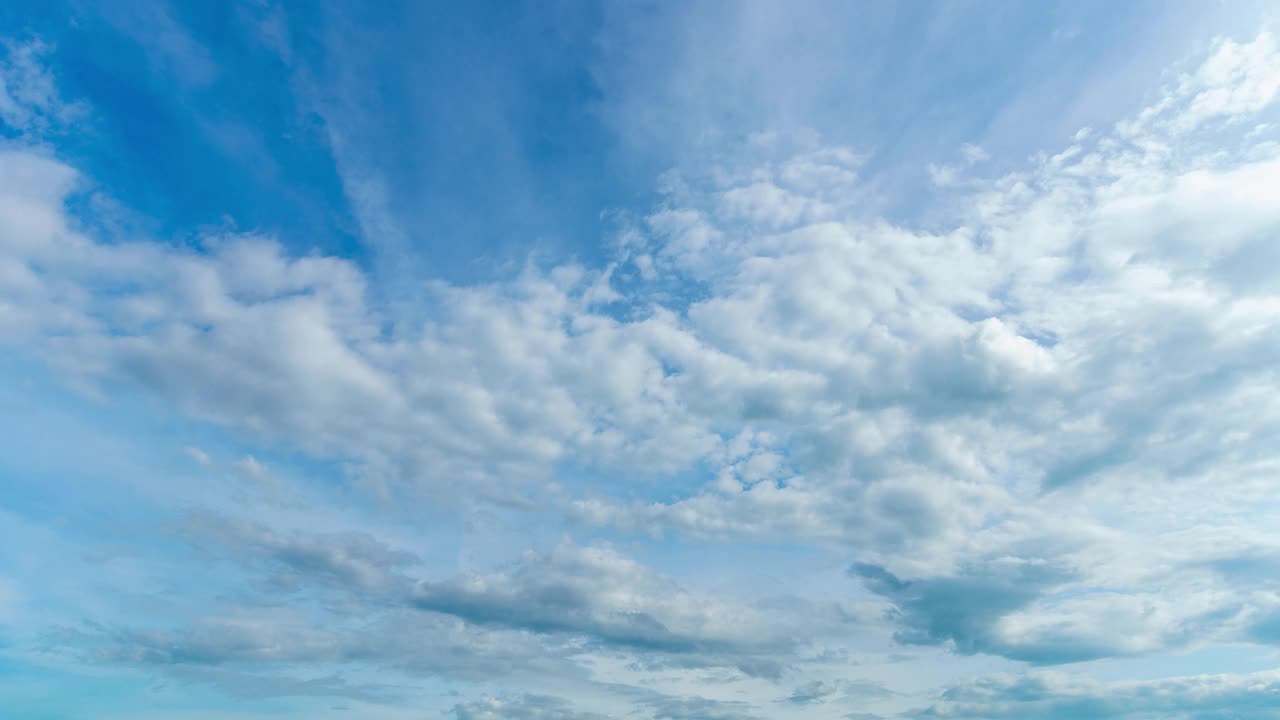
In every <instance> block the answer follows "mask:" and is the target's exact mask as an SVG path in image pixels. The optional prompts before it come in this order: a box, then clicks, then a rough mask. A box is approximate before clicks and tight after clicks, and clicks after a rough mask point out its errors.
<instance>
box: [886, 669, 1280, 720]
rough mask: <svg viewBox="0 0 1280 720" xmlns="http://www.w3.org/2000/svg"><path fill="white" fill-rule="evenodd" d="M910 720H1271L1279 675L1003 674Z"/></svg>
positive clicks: (1279, 712) (959, 689) (1278, 710)
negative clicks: (1117, 678)
mask: <svg viewBox="0 0 1280 720" xmlns="http://www.w3.org/2000/svg"><path fill="white" fill-rule="evenodd" d="M906 715H907V716H909V717H913V718H922V719H923V718H954V719H955V720H1006V719H1007V720H1021V718H1027V717H1036V718H1044V719H1045V720H1092V719H1094V718H1097V719H1098V720H1147V719H1149V718H1161V719H1166V718H1167V719H1168V720H1225V719H1226V718H1235V719H1238V720H1272V719H1273V718H1277V717H1280V678H1278V677H1277V675H1276V673H1274V672H1269V673H1258V674H1253V675H1202V676H1195V677H1181V678H1170V679H1164V680H1152V681H1144V682H1113V683H1103V682H1097V681H1088V680H1071V679H1068V678H1066V677H1062V676H1041V675H1029V676H1018V677H1012V676H998V677H992V678H985V679H980V680H976V681H973V682H970V683H968V684H965V685H959V686H955V687H952V688H950V689H948V690H946V691H944V692H943V693H942V694H941V696H940V698H939V700H938V702H937V703H935V704H934V705H933V706H931V707H929V708H927V709H924V710H921V711H918V712H914V713H907V714H906Z"/></svg>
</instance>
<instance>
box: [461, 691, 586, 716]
mask: <svg viewBox="0 0 1280 720" xmlns="http://www.w3.org/2000/svg"><path fill="white" fill-rule="evenodd" d="M450 712H451V713H452V714H453V716H454V718H455V720H605V717H606V716H605V715H598V714H596V713H593V712H585V711H581V710H577V709H575V708H574V707H573V705H572V704H571V703H570V702H569V701H568V700H565V699H564V698H558V697H552V696H549V695H522V696H520V697H517V698H486V699H484V700H473V701H471V702H466V703H460V704H458V705H455V706H453V709H452V710H451V711H450Z"/></svg>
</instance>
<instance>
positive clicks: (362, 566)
mask: <svg viewBox="0 0 1280 720" xmlns="http://www.w3.org/2000/svg"><path fill="white" fill-rule="evenodd" d="M185 532H186V534H187V536H188V537H190V538H191V539H193V540H195V541H197V542H212V543H215V544H217V545H220V546H223V547H225V548H227V549H229V550H230V551H231V552H232V553H233V554H234V556H235V557H236V558H237V560H248V559H251V558H256V559H260V560H262V561H263V562H265V563H266V564H268V565H269V566H270V567H271V568H273V569H274V570H275V571H276V572H277V574H276V577H275V579H276V580H278V581H282V582H286V583H288V584H289V585H292V586H297V587H311V586H315V585H327V586H331V587H337V588H341V589H347V590H354V591H360V592H366V593H368V592H378V591H387V590H391V589H393V586H396V585H402V584H404V583H407V582H408V578H407V577H406V576H404V575H403V574H402V571H403V570H404V569H405V568H408V567H412V566H413V565H416V564H418V563H419V562H420V559H419V558H418V557H417V556H416V555H414V554H413V553H411V552H407V551H404V550H397V549H394V548H392V547H389V546H388V545H386V544H384V543H382V542H381V541H379V540H378V539H376V538H374V537H373V536H371V535H369V534H368V533H364V532H346V533H298V532H294V533H281V532H276V531H273V530H271V529H269V528H266V527H263V526H261V525H257V524H254V523H249V522H241V521H235V520H231V519H227V518H223V517H219V516H215V515H211V514H208V513H194V514H192V515H191V516H190V517H189V518H188V522H187V523H186V528H185Z"/></svg>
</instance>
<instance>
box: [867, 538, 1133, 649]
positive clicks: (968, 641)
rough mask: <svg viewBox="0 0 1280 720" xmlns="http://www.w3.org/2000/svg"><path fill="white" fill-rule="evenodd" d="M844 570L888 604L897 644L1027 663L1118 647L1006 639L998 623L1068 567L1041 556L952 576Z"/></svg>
mask: <svg viewBox="0 0 1280 720" xmlns="http://www.w3.org/2000/svg"><path fill="white" fill-rule="evenodd" d="M850 572H851V573H852V574H853V575H854V576H856V577H858V578H859V579H861V580H862V582H863V583H864V584H865V585H866V586H867V588H868V589H870V590H871V591H872V592H875V593H876V594H878V595H881V596H883V597H884V598H886V599H887V600H889V601H890V602H892V603H893V606H894V613H893V615H892V619H893V621H894V622H895V623H896V624H897V625H898V628H899V629H898V631H897V632H896V633H895V637H896V638H897V639H898V641H899V642H903V643H908V644H914V645H942V644H947V645H949V646H950V647H952V648H954V649H955V651H956V652H957V653H960V654H964V655H972V654H975V653H988V654H993V655H1003V656H1005V657H1008V658H1012V659H1016V660H1025V661H1027V662H1030V663H1034V664H1058V663H1068V662H1077V661H1081V660H1091V659H1094V658H1098V657H1105V656H1107V655H1110V654H1113V653H1115V652H1118V651H1117V650H1114V649H1111V648H1107V647H1098V646H1094V645H1091V644H1089V643H1082V642H1080V641H1073V639H1072V638H1070V637H1058V638H1054V639H1053V641H1051V642H1040V643H1036V642H1027V641H1011V640H1009V639H1007V638H1005V637H1004V636H1002V634H1001V632H1000V630H999V628H998V623H999V622H1000V620H1001V619H1003V618H1004V617H1005V616H1007V615H1009V614H1011V613H1013V612H1015V611H1017V610H1021V609H1023V608H1026V607H1028V606H1029V605H1031V604H1032V603H1034V602H1035V601H1036V600H1038V599H1039V598H1041V597H1042V596H1044V595H1045V594H1046V593H1047V592H1048V591H1049V590H1051V589H1053V588H1055V587H1057V586H1060V585H1063V584H1065V583H1067V582H1069V581H1071V580H1074V579H1076V575H1075V573H1073V572H1071V571H1068V570H1066V569H1064V568H1061V567H1055V566H1053V565H1049V564H1045V563H1042V562H1027V561H1011V562H1006V563H1000V562H989V563H987V564H984V565H982V566H979V567H973V568H965V569H962V571H961V572H960V573H958V574H957V575H955V576H951V577H937V578H926V579H920V580H900V579H899V578H897V577H896V576H895V575H893V574H892V573H890V572H889V571H887V570H885V569H884V568H882V567H879V566H877V565H869V564H864V563H859V564H856V565H854V566H853V568H851V570H850Z"/></svg>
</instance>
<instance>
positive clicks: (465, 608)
mask: <svg viewBox="0 0 1280 720" xmlns="http://www.w3.org/2000/svg"><path fill="white" fill-rule="evenodd" d="M620 588H625V589H626V592H625V593H619V592H618V591H619V589H620ZM410 602H411V603H412V605H413V606H414V607H417V608H419V609H423V610H430V611H433V612H438V613H445V614H448V615H453V616H456V617H459V618H462V619H464V620H466V621H467V622H470V623H475V624H479V625H490V626H501V627H510V628H517V629H524V630H531V631H535V632H543V633H568V634H576V635H583V636H586V637H588V638H592V639H594V640H597V641H599V642H601V643H603V644H604V645H605V646H607V647H622V648H632V649H635V650H640V651H646V652H657V653H675V654H684V655H689V654H695V655H697V656H698V657H699V658H702V659H703V662H714V663H717V664H718V663H727V664H730V665H736V666H738V667H739V668H741V669H742V670H743V671H744V672H746V673H748V674H753V675H754V674H766V675H774V674H776V673H777V672H778V669H777V668H778V661H777V658H776V657H774V656H775V655H778V654H785V653H787V652H788V651H789V650H790V648H791V646H792V641H791V640H790V639H789V638H787V637H786V636H785V635H784V634H783V633H782V632H781V630H780V628H779V627H778V623H777V622H776V621H770V619H769V618H768V616H766V615H765V614H763V613H761V612H758V611H754V610H751V609H749V608H746V607H740V606H734V605H731V604H727V603H724V602H722V601H719V600H716V599H714V598H711V597H707V596H699V595H696V594H694V593H690V592H688V591H686V590H684V589H682V588H680V587H678V586H677V585H675V584H674V583H671V582H670V581H668V580H666V579H664V578H661V577H659V576H657V575H655V574H653V573H652V572H650V571H649V570H647V569H646V568H644V567H642V566H640V565H637V564H636V563H634V562H632V561H630V560H628V559H626V558H624V557H622V556H620V555H618V554H617V553H614V552H613V551H611V550H607V549H603V548H578V547H574V546H570V545H561V546H559V547H557V548H556V549H555V550H553V551H552V552H551V553H549V554H546V555H541V556H528V557H526V558H525V560H524V561H523V562H522V563H521V564H520V565H518V566H517V567H515V568H513V569H512V570H511V571H509V572H506V573H495V574H491V575H482V576H474V577H467V578H458V579H455V580H449V581H445V582H428V581H423V582H420V583H418V585H417V586H416V588H415V589H414V591H413V593H412V595H411V598H410Z"/></svg>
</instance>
